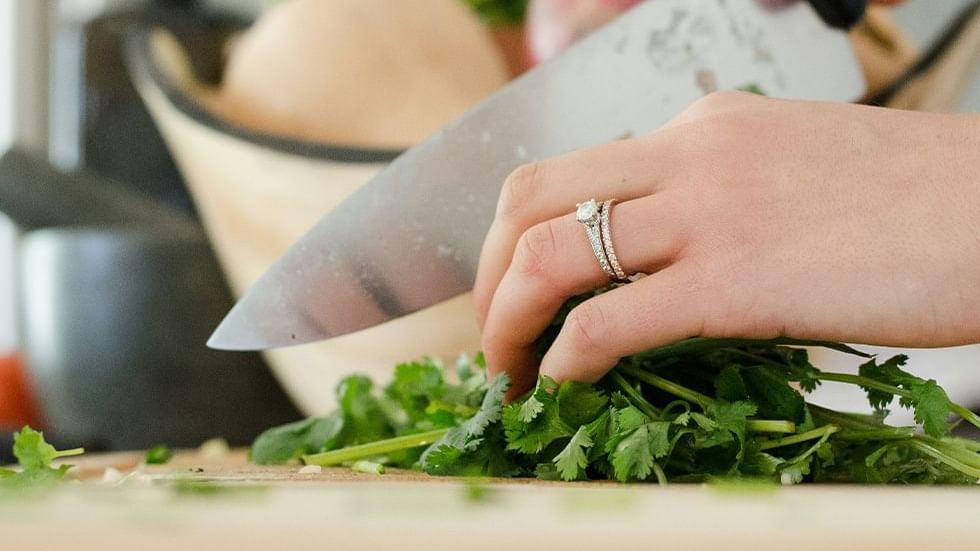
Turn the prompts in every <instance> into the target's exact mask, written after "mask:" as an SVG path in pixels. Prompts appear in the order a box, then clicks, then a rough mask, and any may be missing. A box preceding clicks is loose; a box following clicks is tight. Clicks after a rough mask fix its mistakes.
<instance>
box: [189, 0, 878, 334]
mask: <svg viewBox="0 0 980 551" xmlns="http://www.w3.org/2000/svg"><path fill="white" fill-rule="evenodd" d="M776 4H779V5H778V6H777V5H776ZM831 4H833V5H836V6H838V7H839V8H841V9H837V10H834V9H831V10H830V11H828V10H827V7H828V5H831ZM858 4H860V6H859V9H860V8H863V2H858ZM854 5H855V2H854V0H841V1H840V2H828V1H827V0H823V1H821V2H817V3H816V4H815V6H820V13H821V14H823V16H824V17H826V18H827V19H828V21H829V23H830V24H828V23H825V22H824V21H821V18H820V16H818V13H817V11H816V10H815V9H814V7H815V6H811V5H810V4H807V3H803V2H798V3H793V4H780V3H778V2H772V1H769V2H758V1H757V0H649V1H647V2H642V3H640V4H639V5H638V6H637V7H635V8H633V9H632V10H630V11H629V12H627V13H626V14H625V15H623V16H621V17H620V18H618V19H617V20H615V21H613V22H612V23H610V24H609V25H607V26H605V27H603V28H602V29H600V30H599V31H597V32H595V33H593V34H592V35H590V36H588V37H586V38H585V39H583V40H581V41H580V42H579V43H578V44H576V45H575V46H573V47H572V48H570V49H569V50H568V51H566V52H565V53H563V54H562V55H560V56H559V57H557V58H556V59H554V60H553V61H550V62H548V63H546V64H544V65H542V66H540V67H538V68H536V69H534V70H532V71H530V72H529V73H527V74H525V75H524V76H522V77H521V78H519V79H517V80H516V81H515V82H513V83H512V84H510V85H509V86H507V87H506V88H504V89H503V90H501V91H500V92H498V93H496V94H494V95H493V96H492V97H490V98H489V99H488V100H486V101H484V102H483V103H481V104H480V105H478V106H476V107H475V108H473V109H472V110H470V111H469V112H468V113H466V114H464V115H463V116H462V117H460V118H459V119H457V120H456V121H455V122H453V123H451V124H450V125H449V126H447V127H446V128H444V129H442V130H440V131H438V132H437V133H436V134H434V135H433V136H431V137H429V138H428V139H427V140H426V141H424V142H423V143H421V144H419V145H417V146H415V147H413V148H412V149H409V150H408V151H407V152H405V153H404V154H403V155H401V156H400V157H398V158H397V159H395V161H393V162H392V163H391V164H390V165H389V166H388V167H386V168H385V169H384V170H383V171H381V172H380V173H379V174H378V175H376V176H375V177H374V178H373V179H372V180H371V181H370V182H368V183H367V184H365V185H364V186H363V187H361V188H360V189H358V190H357V191H356V192H354V193H353V194H351V196H350V197H348V198H347V200H346V201H344V202H343V203H341V204H340V205H339V206H337V207H336V208H335V209H334V210H332V211H331V212H330V213H328V214H327V215H326V216H325V217H324V218H323V219H322V220H321V221H320V222H318V223H317V225H316V226H314V227H313V228H312V229H311V230H310V231H309V232H308V233H307V234H306V235H305V236H304V237H303V238H302V239H300V240H299V241H298V242H297V243H296V244H295V245H293V246H292V248H290V249H289V250H288V251H287V252H286V254H285V255H284V256H283V257H282V258H280V259H279V260H278V261H277V262H276V263H275V264H274V265H273V266H272V267H271V268H270V269H269V270H268V271H267V272H266V273H265V274H264V275H263V276H262V277H261V278H260V279H259V281H258V282H257V283H256V284H255V285H254V286H253V287H252V288H251V289H250V290H249V291H248V293H246V295H245V296H244V297H243V298H242V299H241V300H240V301H239V302H238V304H237V305H235V307H234V308H233V309H232V310H231V312H230V313H229V314H228V316H227V317H226V318H225V320H224V321H223V322H222V323H221V325H220V326H219V327H218V329H217V330H216V331H215V333H214V335H212V337H211V339H210V340H209V342H208V344H209V345H210V346H212V347H214V348H223V349H230V350H252V349H263V348H272V347H279V346H287V345H293V344H301V343H306V342H310V341H316V340H321V339H325V338H329V337H335V336H339V335H343V334H346V333H350V332H353V331H357V330H359V329H363V328H367V327H371V326H373V325H376V324H379V323H382V322H385V321H388V320H391V319H394V318H397V317H400V316H403V315H406V314H409V313H412V312H415V311H417V310H420V309H423V308H426V307H428V306H432V305H434V304H437V303H439V302H441V301H444V300H447V299H450V298H452V297H455V296H457V295H459V294H461V293H465V292H466V291H468V290H470V289H472V287H473V281H474V277H475V274H476V268H477V260H478V256H479V252H480V248H481V245H482V243H483V239H484V237H485V236H486V232H487V229H488V228H489V226H490V223H491V221H492V218H493V213H494V208H495V205H496V201H497V197H498V195H499V192H500V187H501V185H502V183H503V181H504V179H505V178H506V176H507V175H508V174H509V173H510V172H511V171H512V170H513V169H514V168H516V167H517V166H519V165H521V164H523V163H527V162H530V161H534V160H536V159H543V158H547V157H551V156H555V155H558V154H561V153H565V152H568V151H572V150H575V149H579V148H583V147H588V146H591V145H595V144H599V143H603V142H608V141H611V140H616V139H620V138H623V137H626V136H636V135H640V134H644V133H647V132H649V131H651V130H654V129H656V128H657V127H659V126H661V125H662V124H664V123H665V122H666V121H667V120H669V119H670V118H671V117H672V116H674V115H676V114H677V113H679V112H680V111H681V110H683V109H684V108H685V107H686V106H687V105H689V104H690V103H691V102H692V101H694V100H696V99H697V98H698V97H700V96H702V95H704V94H705V93H707V92H709V91H711V90H713V89H716V88H717V89H731V88H740V87H746V86H755V87H758V88H760V89H761V90H763V91H764V92H765V93H767V94H769V95H772V96H778V97H788V98H801V99H821V100H835V101H852V100H854V99H856V98H858V97H859V96H860V95H861V94H862V93H863V92H864V81H863V78H862V76H861V72H860V70H859V68H858V66H857V64H856V62H855V60H854V57H853V54H852V52H851V49H850V46H849V44H848V40H847V37H846V35H845V33H844V32H842V31H839V30H834V29H833V28H831V26H830V25H835V26H845V25H846V24H847V23H848V22H849V21H850V20H853V17H852V16H853V15H854V13H850V15H849V10H848V9H844V8H848V6H850V7H852V8H853V6H854ZM854 11H855V10H853V9H851V10H850V12H854ZM848 18H850V19H848ZM324 184H325V185H329V182H324ZM584 199H588V198H587V197H586V198H584ZM568 208H569V212H571V210H572V209H573V208H574V205H573V204H569V205H568Z"/></svg>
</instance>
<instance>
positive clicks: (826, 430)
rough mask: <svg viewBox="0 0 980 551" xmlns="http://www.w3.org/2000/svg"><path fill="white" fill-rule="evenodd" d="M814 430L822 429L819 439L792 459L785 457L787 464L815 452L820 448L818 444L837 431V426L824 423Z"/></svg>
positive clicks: (823, 442) (798, 461)
mask: <svg viewBox="0 0 980 551" xmlns="http://www.w3.org/2000/svg"><path fill="white" fill-rule="evenodd" d="M816 430H819V431H823V434H822V435H820V439H819V440H817V441H816V443H814V444H813V445H812V446H810V447H809V448H807V450H806V451H805V452H803V453H801V454H800V455H797V456H796V457H794V458H792V459H787V460H786V464H787V465H791V464H794V463H800V462H801V461H803V460H805V459H806V458H808V457H810V456H811V455H813V454H814V453H816V451H817V450H818V449H820V446H823V445H824V444H825V443H826V442H827V440H828V439H830V435H831V434H834V433H835V432H837V431H838V430H839V428H838V427H837V426H835V425H824V426H822V427H820V428H819V429H816Z"/></svg>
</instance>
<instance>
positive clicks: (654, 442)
mask: <svg viewBox="0 0 980 551" xmlns="http://www.w3.org/2000/svg"><path fill="white" fill-rule="evenodd" d="M669 429H670V423H668V422H666V421H654V422H651V423H645V424H643V425H641V426H639V427H637V428H635V429H631V430H630V431H629V432H628V433H627V434H626V436H625V437H623V438H622V439H621V440H619V442H618V443H617V444H616V446H615V448H613V450H612V453H611V454H610V457H611V459H612V465H613V472H614V473H615V475H616V480H619V481H620V482H626V481H627V480H630V479H636V480H646V478H647V477H648V476H650V473H651V472H653V469H654V460H655V459H660V458H662V457H664V456H666V455H667V453H668V452H669V451H670V439H669V438H668V430H669Z"/></svg>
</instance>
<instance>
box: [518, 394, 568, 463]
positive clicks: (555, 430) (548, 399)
mask: <svg viewBox="0 0 980 551" xmlns="http://www.w3.org/2000/svg"><path fill="white" fill-rule="evenodd" d="M557 387H558V385H557V383H555V381H554V380H553V379H551V378H550V377H547V376H541V377H540V378H539V379H538V384H537V387H536V388H535V390H534V392H533V393H532V394H531V396H529V397H528V398H527V399H526V400H525V401H524V402H523V403H513V404H510V405H509V406H507V407H506V408H504V411H503V417H502V420H503V424H504V432H505V434H506V436H507V449H510V450H515V451H518V452H520V453H523V454H527V455H531V454H536V453H538V452H540V451H541V450H543V449H544V448H545V446H548V445H549V444H551V443H552V442H554V441H555V440H557V439H559V438H564V437H567V436H571V435H572V434H573V433H574V430H573V429H572V428H571V427H569V426H568V425H567V424H566V423H565V422H564V421H562V419H561V415H560V413H559V407H558V399H557V397H556V396H555V389H556V388H557ZM528 402H531V404H532V405H531V406H530V407H528Z"/></svg>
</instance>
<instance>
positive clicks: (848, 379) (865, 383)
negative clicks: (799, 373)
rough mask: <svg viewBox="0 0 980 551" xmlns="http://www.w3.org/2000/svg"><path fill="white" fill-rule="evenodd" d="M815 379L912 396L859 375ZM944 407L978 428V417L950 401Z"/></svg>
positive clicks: (823, 375)
mask: <svg viewBox="0 0 980 551" xmlns="http://www.w3.org/2000/svg"><path fill="white" fill-rule="evenodd" d="M817 378H818V379H820V380H821V381H834V382H837V383H847V384H852V385H857V386H860V387H864V388H873V389H875V390H880V391H882V392H887V393H889V394H894V395H896V396H900V397H902V398H913V397H914V394H913V393H912V392H910V391H908V390H905V389H904V388H899V387H897V386H892V385H889V384H887V383H882V382H880V381H876V380H874V379H869V378H868V377H862V376H860V375H851V374H849V373H827V372H820V374H818V375H817ZM946 405H947V407H949V409H950V411H952V412H953V413H955V414H956V415H959V416H960V417H961V418H963V419H964V420H966V421H967V422H968V423H970V424H971V425H973V426H975V427H977V428H980V416H978V415H977V414H976V413H973V412H972V411H970V410H969V409H967V408H965V407H963V406H961V405H959V404H957V403H956V402H954V401H952V400H946Z"/></svg>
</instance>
